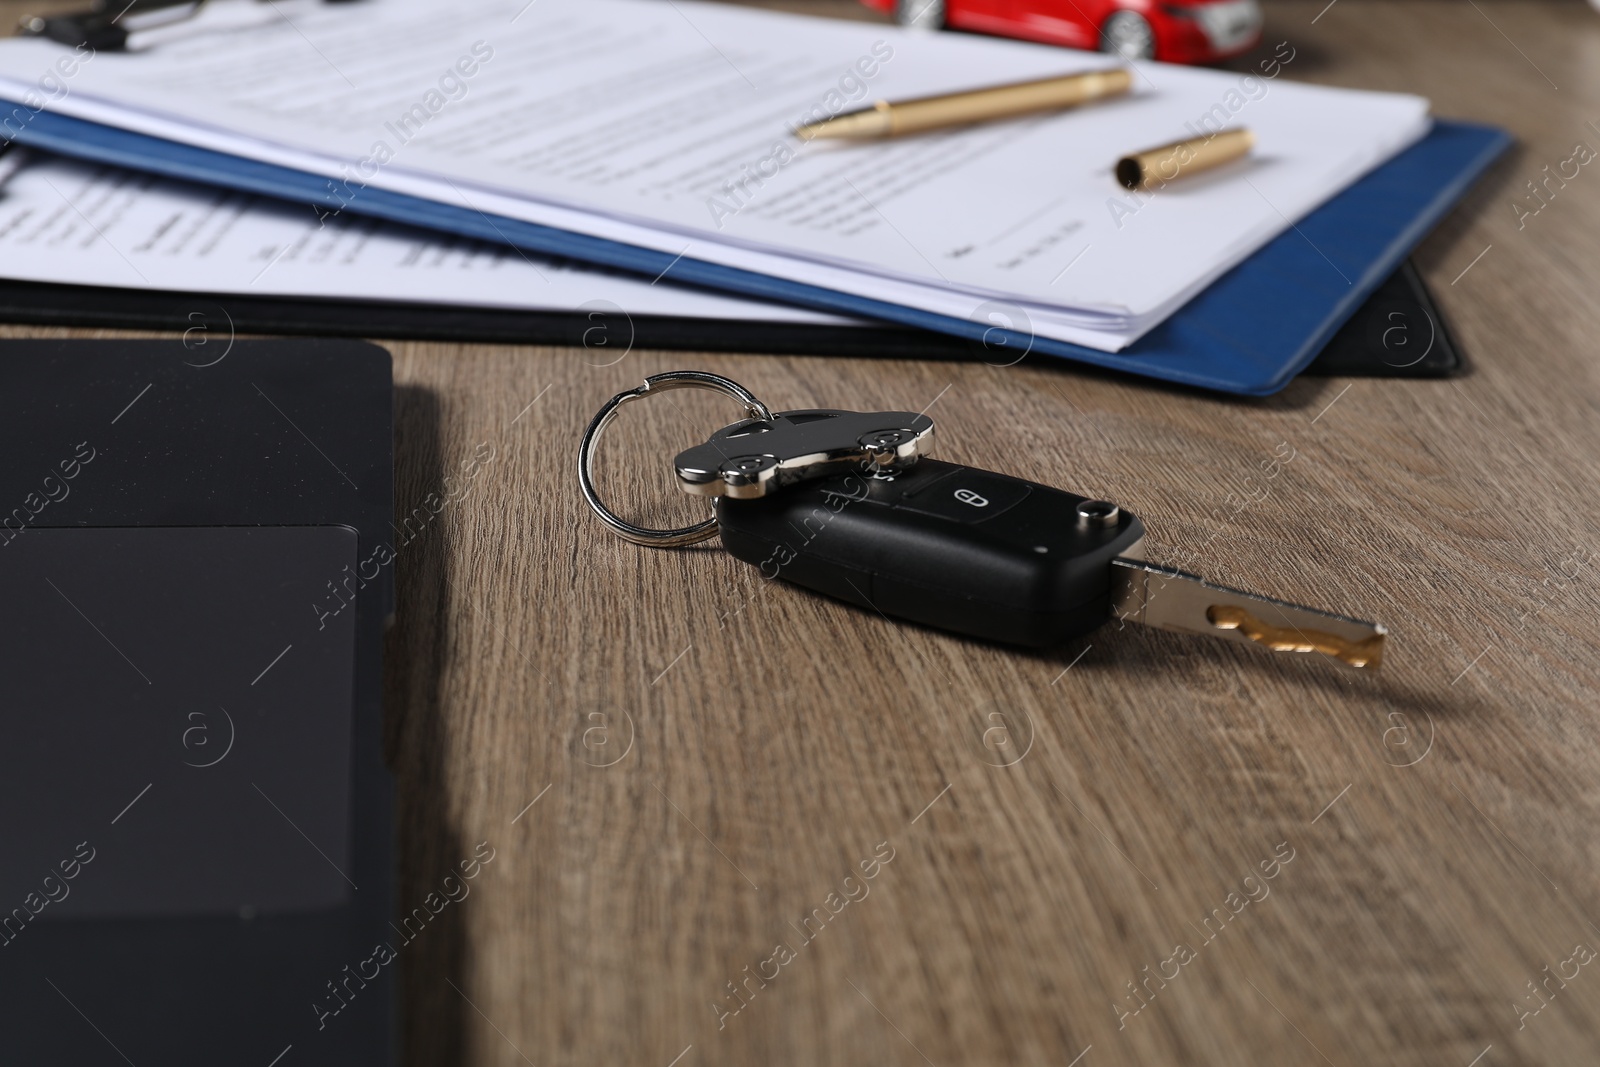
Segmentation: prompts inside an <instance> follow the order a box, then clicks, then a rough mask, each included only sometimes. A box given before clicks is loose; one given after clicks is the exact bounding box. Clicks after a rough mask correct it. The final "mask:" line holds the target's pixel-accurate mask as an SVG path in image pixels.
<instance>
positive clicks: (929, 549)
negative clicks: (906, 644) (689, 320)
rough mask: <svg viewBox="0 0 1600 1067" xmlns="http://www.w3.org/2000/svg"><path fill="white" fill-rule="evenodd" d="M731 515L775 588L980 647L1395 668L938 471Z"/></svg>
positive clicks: (817, 487) (1353, 629)
mask: <svg viewBox="0 0 1600 1067" xmlns="http://www.w3.org/2000/svg"><path fill="white" fill-rule="evenodd" d="M779 417H780V418H781V417H782V416H779ZM716 510H717V526H718V530H719V531H720V533H721V535H722V543H723V546H724V547H725V548H727V550H728V551H729V552H731V553H732V554H733V555H734V556H736V557H738V558H739V559H742V560H744V561H745V562H747V563H753V564H755V565H756V566H757V567H759V568H760V569H761V573H762V575H763V576H765V577H768V578H783V579H785V580H787V581H790V582H794V583H795V584H797V585H802V586H805V587H806V588H808V589H813V590H816V591H817V592H821V593H826V594H828V595H830V596H833V597H837V598H838V599H840V600H845V601H848V602H850V603H853V604H858V605H860V606H862V607H865V608H870V609H872V610H875V611H878V612H881V613H882V614H884V615H886V616H890V617H894V618H901V619H906V620H909V621H911V622H917V623H922V624H924V625H928V626H934V627H938V628H939V629H943V630H950V631H952V632H955V633H960V634H966V635H968V636H971V637H979V638H984V639H986V640H991V641H1000V642H1005V643H1008V644H1017V645H1026V646H1030V647H1046V646H1049V645H1054V644H1058V643H1060V642H1062V641H1065V640H1066V639H1068V638H1071V637H1075V636H1077V635H1079V634H1082V633H1086V632H1088V631H1089V630H1092V629H1095V628H1096V627H1098V626H1100V625H1101V624H1103V623H1105V622H1107V621H1109V620H1110V619H1112V618H1114V617H1115V618H1120V619H1124V620H1128V621H1132V622H1139V623H1144V624H1145V625H1147V626H1155V627H1159V628H1161V629H1167V630H1178V631H1182V632H1186V633H1197V634H1207V635H1210V636H1214V637H1222V638H1226V639H1232V640H1242V641H1248V642H1252V643H1255V644H1260V645H1263V646H1265V647H1267V648H1270V649H1273V650H1275V651H1285V652H1322V653H1325V654H1327V655H1330V656H1333V657H1334V658H1335V659H1338V660H1340V661H1342V662H1344V663H1347V664H1349V665H1350V666H1352V667H1377V666H1378V665H1379V664H1380V662H1381V661H1382V656H1383V641H1384V629H1383V628H1382V627H1381V626H1376V625H1374V624H1372V623H1367V622H1361V621H1358V620H1356V619H1349V618H1345V617H1343V616H1339V615H1330V614H1328V613H1326V612H1321V611H1315V610H1313V609H1311V608H1305V607H1300V606H1297V605H1294V604H1288V603H1284V602H1282V601H1279V600H1273V599H1270V598H1267V597H1260V596H1255V595H1252V594H1250V593H1243V592H1239V591H1237V590H1232V589H1225V588H1222V587H1220V586H1215V585H1211V584H1209V583H1207V582H1205V581H1203V580H1202V579H1200V578H1198V577H1196V576H1195V575H1192V574H1186V573H1184V572H1182V571H1178V570H1173V569H1170V568H1166V567H1160V566H1157V565H1155V564H1152V563H1147V562H1145V561H1144V559H1143V551H1142V548H1143V540H1144V525H1143V524H1142V523H1141V522H1140V521H1139V519H1138V518H1137V517H1135V516H1134V515H1132V514H1129V513H1128V512H1126V511H1124V510H1123V509H1121V508H1119V507H1118V506H1117V505H1115V504H1112V503H1109V502H1107V501H1103V500H1089V499H1086V498H1084V497H1081V496H1076V495H1074V494H1072V493H1067V492H1063V491H1062V490H1059V489H1052V488H1050V487H1048V486H1044V485H1038V484H1036V483H1033V482H1027V481H1023V480H1022V479H1020V478H1011V477H1008V476H1006V475H1003V474H996V473H993V472H991V471H985V470H978V469H976V468H973V467H964V466H960V465H958V464H954V463H943V462H940V461H938V460H934V459H923V460H921V461H920V462H919V463H917V464H916V465H915V466H914V467H910V468H904V469H900V470H898V471H895V472H894V473H893V474H888V475H884V474H881V473H880V474H878V475H877V476H873V475H871V474H862V473H852V474H844V475H834V476H831V477H828V478H826V479H823V480H819V481H811V482H806V483H803V484H800V485H796V486H792V487H790V488H788V489H785V490H783V491H782V492H779V493H775V494H772V495H770V496H765V497H762V498H760V499H753V500H739V499H732V498H727V499H723V500H720V501H718V502H717V506H716Z"/></svg>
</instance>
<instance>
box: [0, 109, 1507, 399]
mask: <svg viewBox="0 0 1600 1067" xmlns="http://www.w3.org/2000/svg"><path fill="white" fill-rule="evenodd" d="M14 139H15V140H16V141H17V142H18V143H21V144H25V145H33V146H36V147H38V148H42V149H46V150H49V151H52V152H58V153H60V154H62V155H69V156H75V157H78V158H81V159H88V160H93V161H97V162H102V163H110V164H114V165H117V166H123V167H131V168H133V169H137V170H145V171H151V172H154V173H158V174H164V175H167V176H170V177H175V178H181V179H184V180H187V181H199V182H204V183H207V184H212V185H219V186H224V187H228V188H233V189H239V190H242V191H245V192H251V193H257V194H260V195H263V196H271V197H276V198H278V199H284V200H291V201H296V202H300V203H306V204H309V205H316V206H320V207H326V208H328V209H330V210H335V211H338V210H345V211H351V212H355V213H360V214H367V215H372V216H375V217H378V218H384V219H389V220H392V221H395V222H401V223H406V224H409V225H419V226H426V227H429V228H432V229H436V230H442V231H446V232H451V233H458V234H462V235H464V236H468V237H473V238H477V239H479V240H482V241H487V242H491V243H496V244H510V245H513V246H515V247H519V248H523V249H525V250H527V251H532V252H539V253H543V254H546V255H555V256H565V257H569V258H571V259H574V260H578V261H581V262H589V263H596V264H600V265H603V266H608V267H615V268H618V269H621V270H627V271H631V272H634V273H639V274H644V275H648V276H651V277H656V276H661V275H665V274H669V273H670V275H671V278H672V279H673V280H675V281H677V282H679V283H682V284H688V285H698V286H703V287H706V288H709V289H715V290H720V291H725V292H732V293H738V294H741V295H744V296H750V297H755V298H757V299H761V300H771V301H775V302H778V303H789V304H796V305H799V306H802V307H810V308H815V309H817V310H820V311H830V312H834V313H837V314H843V315H853V316H860V317H864V318H873V319H881V320H885V321H888V322H894V323H899V324H901V325H906V326H914V327H918V328H921V329H928V330H934V331H937V332H940V333H945V334H953V335H955V336H958V337H966V338H969V339H971V340H974V341H979V342H984V343H986V344H987V345H988V346H989V347H990V348H991V349H992V348H995V347H996V346H1000V345H1003V346H1004V349H1005V350H1008V351H1015V352H1019V353H1020V352H1023V351H1030V350H1031V351H1033V352H1038V353H1040V354H1043V355H1050V356H1056V357H1060V358H1062V359H1068V360H1075V361H1078V362H1083V363H1090V364H1093V365H1095V366H1100V367H1106V368H1109V369H1112V370H1119V371H1125V372H1128V373H1131V374H1138V375H1143V376H1146V377H1151V378H1158V379H1161V380H1164V381H1169V382H1176V383H1179V384H1183V385H1192V386H1197V387H1200V388H1203V389H1211V390H1216V391H1219V392H1227V393H1237V394H1242V395H1247V396H1266V395H1269V394H1271V393H1275V392H1277V391H1278V390H1280V389H1282V388H1283V387H1284V386H1285V385H1287V384H1288V383H1289V381H1290V380H1291V379H1292V378H1293V377H1294V376H1295V375H1296V374H1298V373H1299V372H1300V371H1301V370H1302V369H1304V368H1305V366H1306V365H1307V364H1308V363H1310V362H1311V360H1312V359H1314V358H1315V357H1316V355H1317V353H1318V352H1319V351H1321V349H1322V347H1323V345H1325V344H1326V343H1327V342H1328V340H1329V339H1330V338H1332V337H1333V335H1334V333H1335V332H1336V331H1337V330H1338V329H1339V327H1340V326H1341V325H1343V324H1344V322H1345V321H1346V320H1347V319H1349V318H1350V316H1351V315H1353V314H1354V313H1355V312H1356V310H1357V309H1358V308H1359V307H1360V306H1361V305H1362V303H1363V302H1364V301H1365V300H1366V299H1367V297H1368V296H1370V295H1371V294H1372V292H1373V291H1374V290H1375V289H1376V288H1377V287H1378V286H1379V285H1381V284H1382V283H1383V282H1384V280H1385V279H1387V278H1388V277H1389V275H1390V274H1392V273H1393V272H1394V270H1395V269H1396V268H1397V267H1398V266H1399V265H1400V263H1401V261H1402V260H1404V259H1405V257H1406V256H1407V255H1408V254H1409V253H1410V252H1411V250H1412V249H1413V248H1414V247H1415V246H1416V245H1417V243H1418V242H1420V241H1421V240H1422V238H1423V237H1424V236H1426V235H1427V233H1428V232H1429V231H1430V230H1431V229H1432V228H1433V227H1434V226H1435V225H1436V224H1437V223H1438V221H1439V220H1440V219H1441V218H1442V217H1443V216H1444V214H1445V213H1446V212H1447V211H1449V209H1450V208H1451V207H1452V206H1453V205H1454V204H1455V203H1456V202H1457V201H1458V200H1459V199H1460V198H1461V197H1462V196H1463V195H1464V194H1465V193H1466V191H1467V190H1468V189H1469V188H1470V187H1471V185H1472V183H1473V182H1474V181H1475V180H1476V179H1477V178H1478V176H1479V175H1481V174H1482V173H1483V171H1484V170H1485V169H1486V168H1487V167H1488V166H1489V165H1490V164H1491V163H1492V162H1493V161H1494V160H1495V158H1496V157H1498V156H1499V155H1500V154H1501V153H1502V152H1503V151H1505V149H1506V148H1507V147H1509V146H1510V144H1511V138H1510V136H1509V135H1508V134H1507V133H1506V132H1505V131H1503V130H1500V129H1497V128H1494V127H1489V126H1480V125H1476V124H1472V123H1463V122H1449V121H1436V122H1435V123H1434V125H1433V128H1432V130H1431V131H1430V132H1429V133H1428V134H1427V135H1426V136H1425V137H1424V138H1423V139H1422V140H1421V141H1419V142H1417V143H1416V144H1415V145H1412V146H1411V147H1410V148H1408V149H1406V150H1405V151H1403V152H1401V153H1400V154H1399V155H1397V156H1395V157H1394V158H1393V159H1391V160H1390V161H1389V162H1387V163H1385V164H1383V165H1382V166H1380V167H1378V168H1376V169H1375V170H1373V171H1371V172H1369V173H1368V174H1367V175H1366V176H1364V177H1363V178H1361V179H1360V180H1358V181H1357V182H1355V183H1354V184H1352V185H1351V186H1350V187H1348V188H1347V189H1345V190H1344V191H1343V192H1341V193H1339V194H1338V195H1337V196H1335V197H1333V198H1332V199H1331V200H1329V201H1328V202H1327V203H1325V204H1324V205H1322V206H1321V207H1320V208H1318V209H1317V210H1315V211H1313V212H1312V213H1311V214H1309V215H1307V216H1306V217H1305V218H1303V219H1301V220H1300V222H1299V223H1297V224H1296V226H1295V227H1292V228H1290V229H1289V230H1287V231H1285V232H1284V233H1282V234H1280V235H1279V236H1278V237H1276V238H1274V239H1273V240H1272V241H1270V242H1268V243H1267V244H1266V245H1265V246H1263V247H1262V248H1261V249H1260V250H1259V251H1257V252H1256V253H1255V254H1254V255H1252V256H1250V257H1249V258H1248V259H1246V260H1245V261H1244V262H1243V263H1241V264H1239V265H1238V266H1237V267H1235V268H1233V270H1231V271H1229V272H1228V273H1226V274H1224V275H1223V276H1222V277H1221V278H1219V279H1218V280H1217V281H1216V282H1215V283H1213V284H1212V285H1211V286H1210V287H1209V288H1208V289H1206V290H1205V291H1204V292H1202V293H1201V294H1200V295H1199V296H1197V297H1195V298H1194V299H1193V300H1191V301H1190V302H1189V303H1188V304H1186V305H1185V306H1184V307H1182V308H1180V309H1179V310H1178V311H1177V312H1176V313H1174V314H1173V315H1172V316H1171V317H1170V318H1169V319H1167V320H1166V321H1165V322H1164V323H1162V324H1161V325H1160V326H1158V327H1157V328H1156V329H1154V330H1152V331H1151V332H1150V333H1148V334H1146V335H1145V336H1144V337H1142V338H1140V339H1139V340H1138V341H1137V342H1135V343H1134V344H1133V345H1131V346H1129V347H1128V348H1126V349H1124V350H1123V351H1121V352H1102V351H1099V350H1097V349H1092V348H1085V347H1083V346H1081V345H1074V344H1068V343H1067V342H1064V341H1056V340H1052V339H1050V338H1044V337H1037V336H1033V335H1030V334H1029V333H1027V332H1026V331H1013V330H997V329H996V327H995V326H994V325H993V324H991V323H987V322H982V321H974V320H968V319H961V318H954V317H951V316H946V315H938V314H934V313H932V312H927V311H922V310H919V309H917V308H911V307H905V306H902V305H898V304H891V303H888V302H885V301H880V300H872V299H869V298H866V297H861V296H856V295H854V294H851V293H845V292H839V291H836V290H831V289H824V288H821V287H819V286H813V285H807V284H803V283H799V282H792V281H787V280H785V279H781V278H777V277H774V276H771V275H765V274H759V273H756V272H754V271H747V270H740V269H737V268H733V267H726V266H723V265H721V264H717V263H709V262H706V261H704V260H697V259H693V258H690V257H688V256H679V257H674V256H673V255H671V254H670V253H667V252H658V251H655V250H653V249H646V248H640V247H638V246H635V245H628V244H624V243H621V242H618V241H611V240H607V239H604V238H599V237H591V236H588V235H585V234H580V233H574V232H571V231H567V230H560V229H556V228H554V227H550V226H543V225H539V224H537V223H530V222H524V221H521V220H518V219H511V218H507V217H504V216H490V215H486V214H484V213H482V212H479V211H475V210H473V209H471V208H466V207H456V206H454V205H451V204H445V203H441V202H438V201H433V200H426V199H423V198H420V197H414V196H408V195H405V194H402V193H393V192H389V191H387V190H384V189H376V188H372V187H370V186H369V187H367V188H365V189H362V190H361V192H360V194H359V195H358V196H356V197H355V198H354V199H350V200H341V199H340V198H339V197H338V196H337V195H335V193H334V191H333V188H332V183H331V182H330V181H329V180H328V179H326V178H323V177H319V176H317V175H315V174H311V173H308V172H305V171H298V170H294V169H292V168H287V167H280V166H276V165H274V164H270V163H262V162H257V161H255V160H250V159H245V158H243V157H238V156H231V155H228V154H226V153H221V152H215V151H212V150H210V149H204V148H197V147H194V146H191V145H186V144H181V143H178V142H175V141H168V140H164V139H162V138H157V137H152V136H149V135H146V134H141V133H134V132H130V131H127V130H122V129H118V128H116V127H112V126H106V125H103V124H100V123H93V122H87V121H85V120H82V119H76V118H71V117H69V116H65V115H56V114H51V113H49V112H39V113H38V114H36V115H34V116H33V117H32V119H31V120H30V121H29V123H28V124H27V125H26V126H24V127H23V128H22V129H21V130H20V131H18V132H17V133H16V134H15V137H14ZM1264 308H1270V309H1272V311H1271V314H1263V309H1264Z"/></svg>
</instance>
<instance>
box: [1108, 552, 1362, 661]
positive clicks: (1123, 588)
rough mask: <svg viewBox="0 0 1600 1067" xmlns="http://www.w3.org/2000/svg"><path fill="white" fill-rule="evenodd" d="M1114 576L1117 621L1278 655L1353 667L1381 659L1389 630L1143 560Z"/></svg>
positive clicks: (1115, 564) (1121, 566)
mask: <svg viewBox="0 0 1600 1067" xmlns="http://www.w3.org/2000/svg"><path fill="white" fill-rule="evenodd" d="M1111 573H1112V578H1111V610H1112V613H1113V614H1114V615H1116V616H1117V617H1118V618H1120V619H1129V620H1132V621H1133V622H1138V623H1143V624H1144V625H1146V626H1154V627H1157V628H1158V629H1162V630H1176V631H1178V632H1179V633H1190V634H1206V635H1208V636H1210V637H1221V638H1225V639H1228V640H1233V641H1247V642H1250V643H1252V644H1257V645H1261V646H1262V647H1264V648H1269V649H1271V650H1272V651H1274V652H1320V653H1322V654H1323V655H1326V656H1332V657H1333V658H1334V659H1336V660H1338V661H1340V662H1341V663H1344V664H1346V665H1348V666H1351V667H1366V668H1371V669H1373V670H1376V669H1377V668H1378V667H1380V666H1381V665H1382V664H1383V642H1384V636H1385V635H1386V634H1387V633H1388V631H1387V630H1385V629H1384V628H1383V627H1382V626H1380V625H1378V624H1377V623H1372V622H1363V621H1361V620H1360V619H1352V618H1348V617H1346V616H1344V615H1333V614H1330V613H1328V612H1325V611H1317V610H1315V609H1314V608H1307V607H1302V606H1301V605H1299V604H1290V603H1287V602H1285V601H1282V600H1274V599H1272V598H1271V597H1264V596H1256V595H1255V594H1253V593H1243V592H1240V591H1239V590H1237V589H1227V588H1224V587H1223V586H1220V585H1212V584H1211V583H1209V582H1207V581H1205V580H1204V579H1202V578H1199V577H1197V576H1196V575H1193V574H1187V573H1185V572H1184V571H1180V570H1174V569H1172V568H1170V567H1161V566H1157V565H1156V564H1153V563H1145V562H1144V561H1142V560H1135V559H1115V560H1112V561H1111Z"/></svg>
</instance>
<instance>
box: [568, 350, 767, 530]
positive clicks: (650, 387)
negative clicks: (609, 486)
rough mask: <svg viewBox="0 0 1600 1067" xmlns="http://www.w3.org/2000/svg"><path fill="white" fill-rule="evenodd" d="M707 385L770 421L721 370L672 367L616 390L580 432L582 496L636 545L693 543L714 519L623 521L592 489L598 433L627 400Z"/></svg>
mask: <svg viewBox="0 0 1600 1067" xmlns="http://www.w3.org/2000/svg"><path fill="white" fill-rule="evenodd" d="M695 388H699V389H710V390H712V391H714V392H718V393H725V394H727V395H728V396H731V397H733V398H734V399H735V400H737V401H739V402H740V403H741V404H743V405H744V410H745V414H746V416H747V417H748V418H752V419H764V420H766V421H768V422H770V421H772V412H771V411H769V410H768V409H767V405H765V404H763V403H762V402H761V401H759V400H757V399H756V398H755V394H753V393H751V392H750V390H748V389H746V388H745V387H744V386H742V385H740V384H739V383H738V382H735V381H730V380H729V379H727V378H724V377H722V376H721V375H720V374H711V373H708V372H706V371H703V370H674V371H668V372H666V373H665V374H652V375H651V376H650V377H648V378H646V379H645V380H644V384H643V385H641V386H640V387H639V388H637V389H629V390H628V391H627V392H625V393H618V394H617V395H616V396H614V397H612V398H611V399H610V400H608V401H606V405H605V407H603V408H601V409H600V410H599V411H598V412H596V413H595V417H594V419H593V420H592V421H591V422H590V423H589V428H588V429H587V430H585V431H584V432H583V444H582V446H581V447H580V448H579V449H578V486H579V488H581V489H582V490H583V498H584V499H585V500H587V501H588V502H589V506H590V507H591V508H593V509H594V513H595V514H596V515H598V516H600V518H601V519H603V520H604V521H605V524H606V525H607V526H609V527H611V528H612V529H613V530H615V531H616V532H617V534H618V535H619V536H621V537H623V538H625V539H627V540H629V541H632V542H633V543H634V544H636V545H652V546H655V547H657V548H673V547H676V546H678V545H692V544H694V543H696V542H697V541H704V540H706V539H707V538H710V537H715V536H716V534H717V520H716V519H714V518H712V519H704V520H702V521H700V522H697V523H695V524H694V525H693V526H684V527H681V528H679V529H676V530H655V529H651V528H650V527H648V526H635V525H634V524H633V523H631V522H627V521H624V520H623V519H620V518H618V517H617V515H616V514H615V513H614V512H613V511H612V510H611V509H610V508H608V507H606V506H605V504H604V503H602V502H601V500H600V494H598V493H596V492H595V489H594V453H595V449H596V448H598V447H599V444H600V434H601V432H602V431H604V430H605V428H606V426H607V425H608V424H610V422H611V420H612V419H613V418H615V417H616V414H617V411H618V409H619V408H621V407H622V405H624V404H626V403H629V402H630V401H634V400H640V399H642V398H644V397H647V396H650V395H652V394H654V393H664V392H667V391H668V390H670V389H695Z"/></svg>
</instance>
